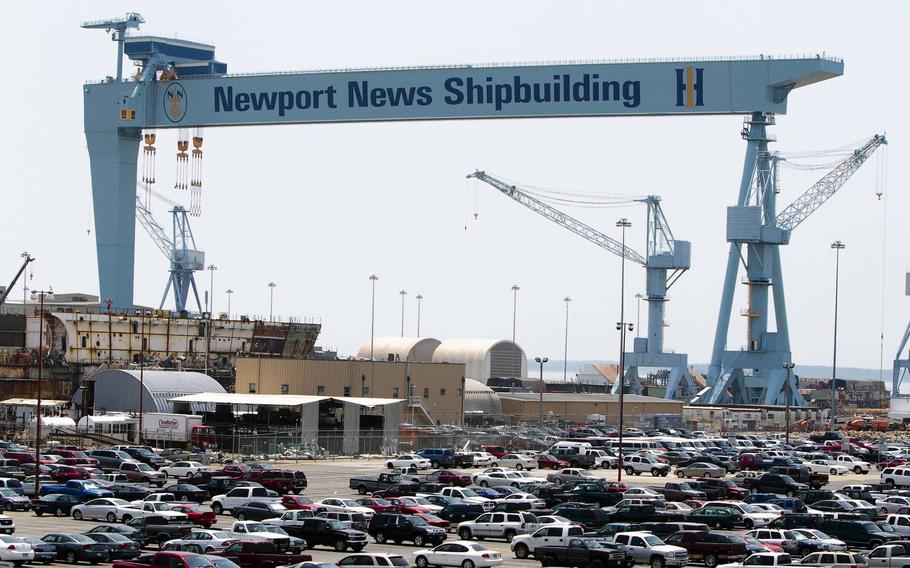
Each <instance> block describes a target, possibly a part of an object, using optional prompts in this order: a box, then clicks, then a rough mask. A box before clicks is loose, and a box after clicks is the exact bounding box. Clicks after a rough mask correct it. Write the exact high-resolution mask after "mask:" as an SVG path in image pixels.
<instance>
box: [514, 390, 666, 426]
mask: <svg viewBox="0 0 910 568" xmlns="http://www.w3.org/2000/svg"><path fill="white" fill-rule="evenodd" d="M498 394H499V399H500V400H501V401H502V413H503V414H504V415H507V416H508V415H511V416H515V417H518V420H523V421H527V422H536V421H537V420H538V417H539V416H540V409H541V404H540V395H539V394H538V393H498ZM682 410H683V403H682V401H679V400H664V399H661V398H654V397H650V396H640V395H634V394H627V395H625V397H624V401H623V416H624V421H625V423H626V425H627V426H635V427H637V426H638V425H639V424H641V425H642V426H651V425H653V418H654V417H657V416H679V419H680V420H681V419H682ZM543 413H544V415H545V416H552V417H555V418H558V419H560V420H569V421H571V422H576V423H579V424H583V423H585V422H586V421H587V420H588V418H589V417H590V416H592V415H596V414H599V415H602V416H603V417H604V421H605V423H606V424H608V425H613V426H615V425H616V424H617V423H618V418H619V395H615V394H596V393H544V394H543Z"/></svg>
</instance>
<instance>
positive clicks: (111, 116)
mask: <svg viewBox="0 0 910 568" xmlns="http://www.w3.org/2000/svg"><path fill="white" fill-rule="evenodd" d="M142 21H143V20H142V17H141V16H139V15H138V14H130V15H128V16H127V17H126V18H118V19H114V20H104V21H100V22H87V23H86V24H83V25H84V27H86V28H92V29H106V30H115V31H117V34H118V36H117V37H115V39H116V40H117V41H118V68H117V70H116V73H115V74H114V75H115V77H116V78H114V77H108V78H106V79H104V80H102V81H101V82H95V83H87V84H85V85H83V98H84V112H85V119H84V125H85V137H86V143H87V148H88V155H89V161H90V165H91V176H92V180H91V183H92V199H93V205H94V207H93V208H94V215H95V242H96V248H97V255H98V278H99V281H100V293H101V297H102V298H111V300H112V303H113V307H114V308H120V309H130V308H132V306H133V279H134V269H135V267H134V264H135V232H136V231H135V229H136V227H135V221H134V219H135V213H136V211H135V207H136V205H135V204H136V202H135V200H134V199H133V198H132V192H133V191H134V180H135V179H136V177H137V156H138V154H139V147H140V144H141V141H142V134H143V130H151V129H180V130H186V129H194V128H206V127H215V126H253V125H286V124H316V123H345V122H376V121H415V120H456V119H466V118H472V119H484V118H514V119H519V118H520V119H527V118H551V117H595V116H597V117H608V116H612V117H620V116H625V117H632V116H680V115H720V114H722V115H731V114H734V115H743V114H748V113H756V114H757V115H760V116H767V117H770V116H773V115H778V114H785V113H786V112H787V100H788V97H789V96H790V94H791V93H792V92H793V91H794V90H795V89H798V88H802V87H805V86H809V85H812V84H814V83H817V82H820V81H824V80H827V79H831V78H834V77H838V76H840V75H842V74H843V69H844V64H843V61H841V60H840V59H836V58H832V57H827V56H825V55H823V54H810V55H806V56H799V57H781V58H776V57H768V56H761V57H754V58H748V57H735V58H704V59H684V60H666V59H653V60H634V61H586V62H572V63H565V62H559V63H556V62H554V63H536V64H526V65H510V66H497V65H487V66H484V65H454V66H452V65H449V66H438V67H406V68H387V69H366V70H332V71H311V72H296V73H287V72H275V73H258V74H252V75H228V74H227V65H226V64H225V63H222V62H220V61H217V60H216V59H215V47H214V46H212V45H208V44H204V43H199V42H192V41H187V40H183V39H176V38H167V37H160V36H128V35H126V32H127V30H128V29H134V28H136V27H138V25H139V24H140V23H141V22H142ZM121 28H122V31H120V30H121ZM120 36H123V37H122V40H123V41H122V42H121V41H119V39H118V38H119V37H120ZM121 49H122V53H123V55H125V56H127V57H128V58H129V59H131V60H132V61H133V62H134V64H136V65H137V66H138V67H139V69H138V74H137V76H136V77H135V78H133V77H129V78H126V79H122V78H121V77H122V74H121V70H120V60H121V56H120V53H121ZM554 143H558V141H554Z"/></svg>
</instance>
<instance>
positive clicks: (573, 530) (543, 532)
mask: <svg viewBox="0 0 910 568" xmlns="http://www.w3.org/2000/svg"><path fill="white" fill-rule="evenodd" d="M538 521H540V517H538ZM583 533H584V529H582V528H581V527H580V526H578V525H573V524H569V523H558V524H552V525H550V526H544V527H541V528H539V529H537V530H536V531H535V532H534V533H526V534H520V535H517V536H514V537H513V538H512V542H511V544H510V545H509V548H510V549H511V550H512V552H514V553H515V558H518V559H525V558H527V557H528V556H529V555H531V553H533V552H534V550H535V549H536V548H538V547H540V546H562V547H564V546H566V545H567V543H568V541H569V539H571V538H572V537H582V536H584V534H583Z"/></svg>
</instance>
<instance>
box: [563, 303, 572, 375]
mask: <svg viewBox="0 0 910 568" xmlns="http://www.w3.org/2000/svg"><path fill="white" fill-rule="evenodd" d="M562 301H563V302H565V303H566V341H565V346H564V347H563V351H562V381H563V382H564V383H565V382H568V380H569V379H568V376H569V302H571V301H572V298H570V297H568V296H566V297H565V298H563V299H562Z"/></svg>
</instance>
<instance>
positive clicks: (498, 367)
mask: <svg viewBox="0 0 910 568" xmlns="http://www.w3.org/2000/svg"><path fill="white" fill-rule="evenodd" d="M433 362H434V363H464V365H465V377H467V378H469V379H474V380H476V381H479V382H481V383H483V384H486V383H487V380H489V379H490V377H500V378H504V379H523V378H525V377H526V376H527V375H528V359H527V357H526V356H525V352H524V350H522V348H521V347H519V346H518V344H517V343H513V342H511V341H509V340H507V339H502V340H498V339H446V340H445V341H443V342H442V343H440V344H439V346H438V347H437V348H436V351H435V352H434V353H433Z"/></svg>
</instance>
